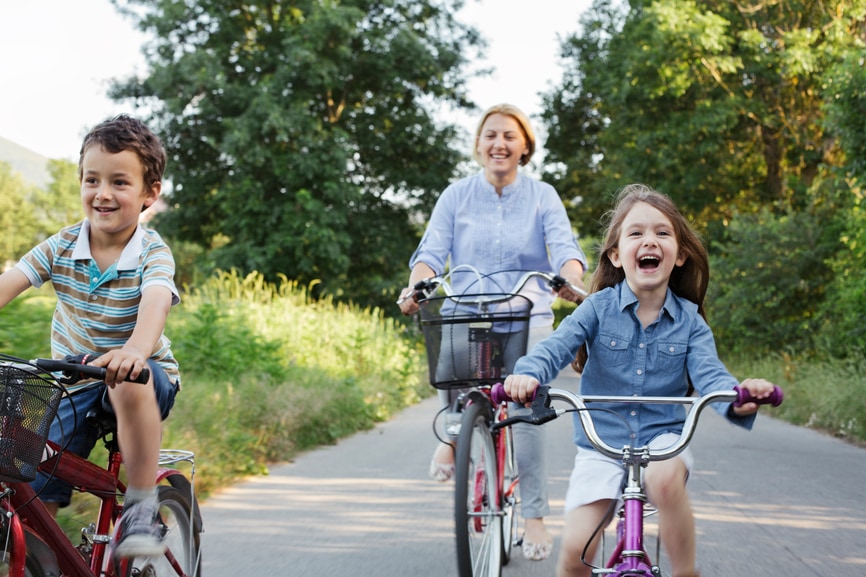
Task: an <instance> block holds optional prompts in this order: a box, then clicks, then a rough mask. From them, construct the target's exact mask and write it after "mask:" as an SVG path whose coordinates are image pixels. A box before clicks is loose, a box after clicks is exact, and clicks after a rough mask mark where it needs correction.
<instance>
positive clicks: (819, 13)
mask: <svg viewBox="0 0 866 577" xmlns="http://www.w3.org/2000/svg"><path fill="white" fill-rule="evenodd" d="M864 32H866V2H864V1H863V0H859V1H853V2H843V1H837V2H832V3H830V4H827V3H823V2H812V1H809V0H804V1H800V2H765V3H746V4H744V3H736V2H727V1H722V0H708V1H696V0H658V1H632V2H629V3H627V4H626V3H623V2H617V1H611V0H597V1H596V2H595V3H594V4H593V7H592V8H591V9H590V10H588V11H587V12H586V13H585V16H584V17H583V19H582V22H581V32H580V33H579V34H575V35H573V36H572V37H570V38H568V39H567V40H566V41H565V43H564V45H563V55H564V57H565V58H566V60H567V61H568V62H570V65H569V69H568V71H567V72H566V74H565V76H564V79H563V83H562V85H561V86H559V87H556V88H555V89H554V90H553V91H551V92H550V93H549V94H548V95H547V96H546V99H545V110H546V111H545V113H544V118H545V121H546V124H547V126H548V131H549V134H550V137H549V140H548V142H547V149H548V150H549V151H550V155H549V159H550V160H551V161H552V163H553V164H552V166H553V169H552V170H551V171H550V173H549V175H548V176H547V178H548V179H550V180H551V181H553V182H554V184H555V185H556V186H557V187H558V189H559V190H560V191H562V192H563V194H564V195H565V196H566V197H569V198H572V197H576V196H581V197H582V198H583V200H584V202H582V203H581V204H580V205H578V208H577V210H578V213H577V214H578V215H580V218H581V220H583V221H584V222H595V219H596V218H597V217H598V215H599V213H600V212H601V211H602V210H603V209H604V208H606V207H607V206H608V202H609V193H610V192H611V191H612V190H615V189H616V188H617V187H619V186H621V185H623V184H625V183H626V182H629V181H635V180H640V181H644V182H647V183H648V184H651V185H653V186H655V187H656V188H659V189H660V190H663V191H665V192H667V193H669V194H671V195H672V196H673V197H674V198H675V200H676V201H677V202H678V203H679V205H680V206H681V207H682V208H683V209H684V210H685V211H686V212H687V213H689V215H690V216H692V217H693V218H695V219H696V220H698V221H700V222H702V223H708V222H714V221H724V220H725V219H728V218H730V216H731V214H732V213H733V211H734V210H735V209H736V210H738V211H740V212H743V213H750V212H755V211H756V210H759V208H760V207H762V206H767V205H774V206H776V207H777V210H778V211H779V212H780V213H785V211H786V210H787V208H788V207H795V208H797V207H804V206H807V205H808V204H809V203H810V202H811V200H810V199H809V198H808V196H809V194H810V192H809V191H810V190H811V191H814V190H815V189H814V188H813V187H812V183H813V182H814V180H815V178H816V177H817V176H818V174H819V173H820V171H821V170H823V168H824V167H826V166H837V165H839V163H840V162H841V161H842V158H841V156H840V155H839V148H838V144H837V142H836V141H835V140H834V139H833V138H832V135H828V134H827V133H826V132H825V130H824V128H823V125H822V123H821V120H822V117H823V109H822V98H821V94H822V90H821V88H822V85H823V83H824V82H825V74H826V73H827V71H828V70H830V69H831V68H832V67H833V66H834V65H835V63H836V62H837V61H838V60H839V59H840V58H841V57H842V56H843V55H844V54H846V53H848V52H849V51H850V50H852V49H854V48H856V47H857V46H862V39H863V37H864ZM861 73H862V70H861ZM861 76H862V74H861Z"/></svg>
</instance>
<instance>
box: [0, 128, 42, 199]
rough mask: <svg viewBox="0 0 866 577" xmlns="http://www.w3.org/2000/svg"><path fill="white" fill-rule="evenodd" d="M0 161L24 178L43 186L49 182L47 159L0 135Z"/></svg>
mask: <svg viewBox="0 0 866 577" xmlns="http://www.w3.org/2000/svg"><path fill="white" fill-rule="evenodd" d="M0 161H3V162H6V163H8V164H9V166H11V167H12V170H14V171H15V172H17V173H19V174H20V175H21V176H22V177H23V178H24V180H26V181H28V182H30V183H32V184H35V185H36V186H40V187H45V186H48V184H50V183H51V175H50V174H49V173H48V159H47V158H46V157H44V156H42V155H41V154H37V153H35V152H33V151H32V150H28V149H27V148H24V147H23V146H19V145H17V144H15V143H14V142H12V141H11V140H6V139H5V138H3V137H2V136H0Z"/></svg>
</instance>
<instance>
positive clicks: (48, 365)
mask: <svg viewBox="0 0 866 577" xmlns="http://www.w3.org/2000/svg"><path fill="white" fill-rule="evenodd" d="M94 358H95V357H94V356H92V355H76V356H71V357H67V358H66V359H65V360H62V361H60V360H53V359H37V361H36V366H38V367H39V368H40V369H43V370H46V371H49V372H52V373H63V375H64V377H65V379H64V382H66V383H67V384H72V383H77V382H78V381H81V380H83V379H98V380H100V381H102V380H105V367H95V366H93V365H88V364H87V361H90V360H93V359H94ZM127 380H129V382H132V383H142V384H147V381H148V380H150V369H148V368H147V367H145V368H143V369H141V372H140V373H139V374H138V377H137V378H136V379H135V380H131V379H127Z"/></svg>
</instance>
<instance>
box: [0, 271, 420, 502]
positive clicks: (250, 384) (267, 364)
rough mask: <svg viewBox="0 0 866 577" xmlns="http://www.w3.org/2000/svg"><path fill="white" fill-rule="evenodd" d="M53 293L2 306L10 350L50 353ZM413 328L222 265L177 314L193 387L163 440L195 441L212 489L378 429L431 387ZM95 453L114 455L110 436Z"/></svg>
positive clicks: (173, 326)
mask: <svg viewBox="0 0 866 577" xmlns="http://www.w3.org/2000/svg"><path fill="white" fill-rule="evenodd" d="M54 303H55V299H54V296H53V293H51V291H50V289H40V290H39V291H29V292H28V293H25V295H24V296H23V297H22V298H19V299H18V300H16V301H13V302H12V303H10V305H8V306H7V307H6V308H5V309H4V310H3V311H2V312H0V352H4V353H7V354H13V355H16V356H20V357H25V358H33V357H37V356H47V355H49V353H50V346H49V336H50V323H51V316H52V311H53V307H54ZM407 331H408V329H406V328H405V327H402V326H401V325H399V324H398V323H395V322H394V321H393V320H391V319H387V318H385V317H384V315H382V314H381V311H379V310H375V309H372V310H371V309H364V308H361V307H357V306H350V305H345V304H337V303H334V302H331V301H329V300H323V301H313V300H312V299H310V298H309V296H308V293H307V290H306V289H305V288H304V287H299V286H297V285H296V284H295V283H293V282H290V281H288V280H283V282H281V283H279V284H278V285H274V284H269V283H266V282H264V280H263V279H262V277H261V276H259V275H257V274H253V275H249V276H247V277H240V276H238V275H237V274H235V273H222V274H219V275H217V276H214V277H212V278H210V279H208V280H206V281H205V282H204V283H203V284H202V286H200V287H198V288H196V289H193V290H191V291H189V293H188V294H186V295H184V296H183V297H182V302H181V304H180V305H178V306H177V307H175V308H174V310H172V312H171V314H170V315H169V321H168V326H167V327H166V334H167V335H168V336H169V337H170V338H171V339H172V347H173V349H174V353H175V355H176V356H177V358H178V360H179V362H180V368H181V383H182V388H181V391H180V392H179V393H178V396H177V399H176V402H175V406H174V409H173V410H172V413H171V415H170V416H169V418H168V419H167V420H166V422H165V424H164V437H163V446H164V447H173V448H178V449H181V448H182V449H188V450H191V451H194V452H195V453H196V489H197V491H198V492H199V493H200V494H202V495H206V494H207V493H209V492H211V491H213V490H215V489H218V488H220V487H224V486H226V485H228V484H230V483H232V482H233V481H236V480H237V479H239V478H242V477H244V476H247V475H256V474H262V473H265V472H266V470H267V466H268V465H269V464H271V463H274V462H280V461H288V460H290V459H292V458H293V457H294V456H295V455H297V454H298V453H299V452H301V451H304V450H307V449H310V448H312V447H316V446H319V445H322V444H329V443H334V442H335V441H336V440H337V439H340V438H341V437H345V436H346V435H349V434H351V433H353V432H355V431H358V430H363V429H368V428H370V427H372V426H373V425H374V424H375V423H377V422H379V421H383V420H386V419H388V418H389V417H391V415H393V414H394V412H395V411H399V410H400V409H402V408H403V407H406V406H408V405H411V404H414V403H417V402H418V401H419V400H420V399H421V397H423V396H425V395H429V394H430V393H431V390H430V387H429V385H427V384H426V381H425V379H424V378H423V372H422V371H423V370H424V367H425V365H424V357H423V354H424V353H423V346H422V343H421V342H420V341H419V340H418V339H417V337H409V336H407ZM92 460H94V462H97V463H100V464H104V453H103V452H102V451H101V450H100V448H99V447H97V450H96V451H95V452H94V455H93V456H92Z"/></svg>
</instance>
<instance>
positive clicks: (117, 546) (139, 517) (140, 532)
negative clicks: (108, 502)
mask: <svg viewBox="0 0 866 577" xmlns="http://www.w3.org/2000/svg"><path fill="white" fill-rule="evenodd" d="M156 505H157V503H156V499H148V500H146V501H136V502H134V503H130V504H129V505H126V506H124V508H123V513H122V514H121V516H120V523H118V526H117V530H116V531H115V532H114V538H113V539H112V548H113V551H114V556H116V557H121V558H127V557H152V556H154V555H162V554H163V553H164V552H165V549H166V546H165V543H164V542H163V540H162V537H163V532H162V523H160V521H159V510H158V508H157V506H156Z"/></svg>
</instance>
